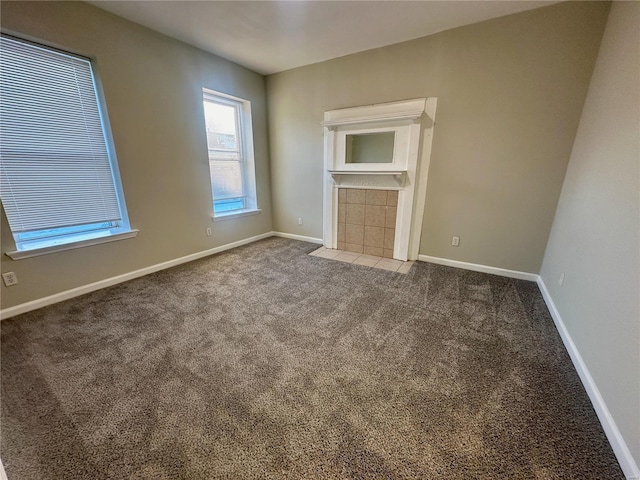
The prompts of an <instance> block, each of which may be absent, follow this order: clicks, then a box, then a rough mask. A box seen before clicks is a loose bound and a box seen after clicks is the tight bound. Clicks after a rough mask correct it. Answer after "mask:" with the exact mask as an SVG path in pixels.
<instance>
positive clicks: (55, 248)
mask: <svg viewBox="0 0 640 480" xmlns="http://www.w3.org/2000/svg"><path fill="white" fill-rule="evenodd" d="M138 231H139V230H127V231H124V232H118V233H113V234H111V235H108V236H105V237H96V238H89V239H85V240H76V241H71V242H68V243H63V244H60V245H51V246H47V247H40V248H32V249H30V250H16V251H15V252H6V255H7V256H8V257H11V259H12V260H22V259H23V258H30V257H37V256H39V255H47V254H49V253H55V252H62V251H65V250H73V249H75V248H81V247H88V246H90V245H98V244H100V243H107V242H115V241H117V240H125V239H127V238H133V237H135V236H136V235H138Z"/></svg>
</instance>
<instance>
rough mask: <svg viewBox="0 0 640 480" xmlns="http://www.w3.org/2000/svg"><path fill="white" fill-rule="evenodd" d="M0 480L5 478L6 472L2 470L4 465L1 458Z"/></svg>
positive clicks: (5, 479)
mask: <svg viewBox="0 0 640 480" xmlns="http://www.w3.org/2000/svg"><path fill="white" fill-rule="evenodd" d="M0 480H7V474H6V472H5V471H4V465H3V464H2V460H0Z"/></svg>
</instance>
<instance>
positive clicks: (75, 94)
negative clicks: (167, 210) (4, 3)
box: [0, 36, 121, 234]
mask: <svg viewBox="0 0 640 480" xmlns="http://www.w3.org/2000/svg"><path fill="white" fill-rule="evenodd" d="M0 198H1V199H2V203H3V205H4V209H5V212H6V214H7V219H8V221H9V224H10V226H11V230H12V232H13V233H14V234H16V233H20V232H29V231H35V230H45V229H50V228H61V227H70V226H77V225H84V224H89V223H98V222H112V221H119V220H120V219H121V214H120V208H119V205H118V196H117V193H116V190H115V185H114V177H113V172H112V168H111V162H110V159H109V154H108V150H107V145H106V141H105V135H104V129H103V125H102V121H101V116H100V108H99V105H98V101H97V96H96V88H95V84H94V78H93V72H92V69H91V62H90V61H89V60H88V59H84V58H81V57H76V56H73V55H67V54H65V53H62V52H59V51H56V50H51V49H47V48H44V47H40V46H37V45H33V44H30V43H27V42H23V41H20V40H17V39H14V38H13V37H7V36H2V37H0Z"/></svg>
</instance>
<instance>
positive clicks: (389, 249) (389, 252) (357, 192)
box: [337, 188, 398, 258]
mask: <svg viewBox="0 0 640 480" xmlns="http://www.w3.org/2000/svg"><path fill="white" fill-rule="evenodd" d="M397 206H398V191H397V190H369V189H357V188H340V189H338V244H337V247H338V250H346V251H348V252H354V253H364V254H367V255H375V256H378V257H385V258H393V244H394V239H395V233H396V231H395V228H396V213H397Z"/></svg>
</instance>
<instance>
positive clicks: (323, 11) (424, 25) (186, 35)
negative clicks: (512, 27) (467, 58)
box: [89, 0, 557, 75]
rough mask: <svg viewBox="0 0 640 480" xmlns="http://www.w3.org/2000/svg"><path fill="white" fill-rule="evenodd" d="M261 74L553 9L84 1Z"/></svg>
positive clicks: (498, 4) (478, 4) (479, 2)
mask: <svg viewBox="0 0 640 480" xmlns="http://www.w3.org/2000/svg"><path fill="white" fill-rule="evenodd" d="M89 3H91V4H93V5H95V6H97V7H99V8H102V9H104V10H107V11H109V12H112V13H114V14H116V15H119V16H121V17H124V18H126V19H129V20H131V21H133V22H136V23H139V24H141V25H144V26H146V27H148V28H151V29H153V30H157V31H158V32H161V33H164V34H165V35H168V36H170V37H173V38H176V39H178V40H182V41H183V42H186V43H189V44H191V45H194V46H196V47H199V48H201V49H203V50H206V51H208V52H211V53H215V54H217V55H220V56H221V57H224V58H227V59H229V60H232V61H234V62H236V63H239V64H240V65H244V66H246V67H248V68H250V69H252V70H255V71H256V72H259V73H262V74H265V75H267V74H271V73H276V72H281V71H283V70H288V69H290V68H295V67H300V66H302V65H309V64H311V63H316V62H321V61H323V60H329V59H331V58H336V57H341V56H344V55H348V54H351V53H356V52H361V51H364V50H369V49H372V48H377V47H382V46H385V45H391V44H393V43H398V42H403V41H405V40H411V39H414V38H419V37H424V36H426V35H432V34H434V33H437V32H441V31H443V30H449V29H451V28H456V27H460V26H463V25H469V24H472V23H477V22H481V21H483V20H488V19H490V18H496V17H501V16H504V15H509V14H512V13H517V12H522V11H525V10H531V9H534V8H539V7H542V6H546V5H550V4H553V3H557V2H556V1H528V0H523V1H515V0H514V1H486V0H476V1H391V0H388V1H326V0H325V1H199V2H194V1H90V2H89Z"/></svg>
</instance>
